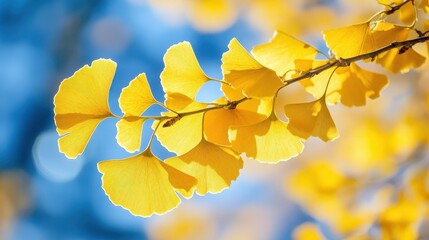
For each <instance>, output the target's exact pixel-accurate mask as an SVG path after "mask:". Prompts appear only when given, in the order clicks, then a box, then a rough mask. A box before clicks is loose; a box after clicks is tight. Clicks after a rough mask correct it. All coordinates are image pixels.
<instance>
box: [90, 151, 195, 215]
mask: <svg viewBox="0 0 429 240" xmlns="http://www.w3.org/2000/svg"><path fill="white" fill-rule="evenodd" d="M98 171H99V172H100V173H102V174H103V176H102V178H101V180H102V188H103V190H104V191H105V193H106V195H107V196H108V197H109V199H110V201H111V202H112V203H113V204H115V205H117V206H121V207H123V208H125V209H127V210H128V211H130V212H131V213H132V214H133V215H136V216H142V217H149V216H151V215H152V214H163V213H166V212H168V211H170V210H172V209H173V208H175V207H177V206H178V205H179V203H180V198H179V197H178V196H177V194H176V192H175V191H182V192H187V193H188V197H189V196H190V195H192V192H193V189H194V188H195V186H196V184H197V180H196V179H195V178H193V177H192V176H189V175H187V174H185V173H183V172H181V171H179V170H177V169H175V168H174V167H171V166H169V165H168V164H166V163H164V162H162V161H160V160H159V159H158V158H156V157H155V156H154V155H153V154H152V153H151V152H150V151H149V150H146V151H144V152H142V153H140V154H138V155H136V156H133V157H129V158H126V159H122V160H109V161H103V162H99V163H98Z"/></svg>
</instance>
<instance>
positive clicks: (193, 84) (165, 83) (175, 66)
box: [161, 42, 209, 100]
mask: <svg viewBox="0 0 429 240" xmlns="http://www.w3.org/2000/svg"><path fill="white" fill-rule="evenodd" d="M164 64H165V68H164V70H163V71H162V73H161V84H162V88H163V89H164V92H165V93H166V95H167V96H168V95H169V94H171V93H180V94H183V95H186V96H187V97H189V98H190V99H193V100H195V97H196V96H197V93H198V91H199V89H200V88H201V86H202V85H203V84H204V83H205V82H207V81H208V80H209V78H208V77H207V76H206V75H205V74H204V72H203V70H202V69H201V67H200V64H199V63H198V60H197V58H196V57H195V54H194V50H193V49H192V46H191V44H190V43H189V42H181V43H178V44H176V45H173V46H171V47H170V48H169V49H168V50H167V52H166V53H165V55H164Z"/></svg>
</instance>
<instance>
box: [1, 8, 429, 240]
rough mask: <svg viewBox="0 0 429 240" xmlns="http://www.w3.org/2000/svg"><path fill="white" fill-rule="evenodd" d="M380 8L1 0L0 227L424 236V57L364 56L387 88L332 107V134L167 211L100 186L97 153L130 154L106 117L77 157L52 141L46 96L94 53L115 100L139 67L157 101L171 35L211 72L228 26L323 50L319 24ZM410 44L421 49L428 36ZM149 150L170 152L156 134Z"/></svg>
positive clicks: (252, 38) (427, 177)
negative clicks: (131, 206)
mask: <svg viewBox="0 0 429 240" xmlns="http://www.w3.org/2000/svg"><path fill="white" fill-rule="evenodd" d="M387 2H389V1H387ZM396 2H397V1H396ZM382 9H383V6H381V5H379V4H378V3H377V1H376V0H359V1H357V0H348V1H345V0H344V1H340V0H319V1H318V0H305V1H293V0H289V1H287V0H264V1H263V0H231V1H228V0H120V1H118V0H115V1H114V0H106V1H97V0H91V1H87V0H74V1H62V0H60V1H58V0H56V1H54V0H43V1H34V0H14V1H0V110H1V116H0V239H35V240H38V239H43V240H45V239H255V240H256V239H292V238H295V239H318V238H310V237H312V236H313V237H317V236H320V237H321V236H322V235H323V236H324V237H325V239H345V238H348V239H379V238H378V236H380V234H381V235H382V234H393V235H392V236H394V235H397V236H406V237H411V238H400V239H413V237H415V238H418V236H426V237H429V236H428V235H427V234H428V233H425V232H424V231H425V229H423V228H422V226H424V224H425V223H427V217H428V216H429V214H428V212H427V200H429V190H428V189H429V171H428V163H427V161H425V160H427V157H428V154H427V143H428V140H427V136H428V135H429V134H428V127H427V126H428V124H427V123H428V106H429V101H428V99H429V98H428V97H427V96H428V92H429V85H428V82H427V79H428V77H429V68H428V67H427V62H426V63H425V64H424V66H423V67H420V68H418V69H417V70H413V71H410V72H409V73H406V74H399V75H393V74H390V73H388V72H387V71H385V70H381V69H379V68H377V66H373V65H370V69H375V71H379V72H383V73H386V74H387V75H388V76H389V79H390V80H391V82H390V86H389V87H388V88H387V89H385V90H383V92H382V96H381V98H380V99H377V100H374V101H369V102H368V104H367V106H365V107H362V108H346V107H343V106H334V107H330V109H331V111H332V115H333V118H334V120H335V122H336V124H337V127H338V129H339V131H340V135H341V137H340V138H339V139H337V140H336V141H334V142H330V143H323V142H321V141H319V140H315V139H310V140H309V141H308V142H307V143H306V148H305V150H304V153H303V154H302V155H300V156H299V157H297V158H294V159H292V160H290V161H287V162H282V163H279V164H277V165H264V164H260V163H257V162H255V161H252V160H245V165H244V168H243V169H242V170H241V175H240V177H239V178H238V179H237V181H235V182H233V184H232V186H231V188H230V189H227V190H225V191H223V192H222V193H220V194H217V195H208V196H205V197H199V196H196V197H194V198H193V199H191V200H184V201H182V204H181V205H180V206H179V207H178V208H177V209H175V210H174V211H172V212H170V213H168V214H166V215H163V216H153V217H151V218H148V219H143V218H139V217H134V216H132V215H131V214H130V213H129V212H128V211H126V210H123V209H122V208H120V207H116V206H114V205H113V204H111V203H110V202H109V200H108V198H107V196H106V195H105V194H104V192H103V190H102V189H101V180H100V178H101V174H100V173H99V172H98V171H97V167H96V164H97V162H99V161H101V160H108V159H118V158H124V157H128V156H130V154H129V153H127V152H126V151H125V150H123V149H122V148H120V147H119V145H118V144H117V143H116V140H115V134H116V128H115V124H116V121H115V120H114V119H109V120H106V121H104V122H103V123H102V124H101V125H100V126H99V127H98V128H97V130H96V132H95V134H94V135H93V137H92V139H91V141H90V143H89V145H88V146H87V148H86V150H85V152H84V154H83V155H81V156H80V157H79V158H78V159H76V160H68V159H67V158H66V157H65V156H64V155H63V154H61V153H59V152H58V147H57V139H58V135H57V133H56V131H55V125H54V121H53V103H52V102H53V96H54V95H55V93H56V92H57V90H58V86H59V84H60V82H61V81H62V80H63V79H64V78H67V77H69V76H71V75H72V74H73V73H74V72H75V71H76V70H78V69H79V68H80V67H82V66H83V65H85V64H90V63H91V62H92V61H93V60H95V59H98V58H111V59H113V60H114V61H116V62H117V63H118V68H117V71H116V75H115V78H114V81H113V85H112V88H111V91H110V100H109V101H110V107H111V110H112V112H114V113H115V114H117V115H121V111H120V109H119V107H118V103H117V99H118V97H119V94H120V92H121V89H122V88H123V87H125V86H127V85H128V82H129V81H130V80H131V79H133V78H134V77H135V76H137V75H138V74H139V73H142V72H146V74H147V77H148V79H149V81H150V84H151V87H152V91H153V93H154V96H155V97H156V98H157V99H158V100H160V101H163V92H162V88H161V85H160V80H159V75H160V73H161V71H162V69H163V60H162V59H163V55H164V53H165V51H166V50H167V49H168V47H169V46H171V45H173V44H176V43H178V42H181V41H189V42H191V44H192V46H193V48H194V51H195V53H196V56H197V58H198V59H199V61H200V64H201V66H202V68H203V69H204V71H205V72H206V74H207V75H209V76H211V77H215V78H222V73H221V69H220V64H221V61H220V59H221V56H222V53H223V52H225V51H226V50H227V45H228V42H229V41H230V39H231V38H233V37H236V38H238V40H239V41H240V42H241V43H242V44H243V45H244V46H245V47H246V48H247V49H248V50H250V49H251V48H252V47H253V46H254V45H256V44H259V43H263V42H265V41H268V40H269V38H270V37H271V36H272V34H273V32H274V31H275V30H276V29H279V30H283V31H285V32H287V33H289V34H292V35H294V36H297V37H298V38H299V39H301V40H304V41H306V42H308V43H310V44H313V45H314V46H316V47H317V48H319V49H320V50H323V51H325V52H326V51H327V49H326V46H324V43H323V39H322V35H321V34H320V32H321V30H325V29H329V28H334V27H339V26H344V25H346V24H353V23H359V22H361V21H364V20H366V19H368V18H369V17H370V16H372V15H373V14H374V13H376V12H377V11H379V10H382ZM415 49H416V50H417V51H418V52H420V53H422V54H424V55H426V56H427V53H426V52H427V50H426V48H425V46H424V45H421V46H420V45H419V46H416V47H415ZM213 87H214V88H217V86H210V88H213ZM210 88H205V95H207V96H208V97H210V96H209V95H210V94H211V92H210V91H211V90H210ZM216 91H217V90H214V92H216ZM303 95H304V96H306V98H307V99H311V98H309V97H308V95H305V94H304V93H303V89H302V88H299V87H298V88H296V89H293V90H290V92H288V93H285V94H284V96H281V99H282V101H284V102H290V103H292V102H296V100H294V99H295V97H301V98H302V96H303ZM153 111H157V109H154V110H153ZM146 125H148V124H146ZM143 134H144V136H145V137H146V139H147V137H148V135H149V128H148V126H145V129H144V133H143ZM153 150H154V152H155V154H156V155H157V156H158V157H160V158H166V157H168V156H171V153H168V152H166V151H165V150H163V149H162V148H161V147H160V145H159V144H155V145H154V147H153ZM426 231H427V230H426ZM401 234H403V235H401ZM389 236H390V235H389ZM305 237H307V238H305ZM365 237H367V238H365ZM371 237H374V238H371ZM320 239H322V238H320ZM385 239H390V238H385ZM421 239H426V238H421Z"/></svg>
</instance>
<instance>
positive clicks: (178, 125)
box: [152, 104, 206, 155]
mask: <svg viewBox="0 0 429 240" xmlns="http://www.w3.org/2000/svg"><path fill="white" fill-rule="evenodd" d="M200 106H201V108H200V109H204V108H205V107H206V105H204V104H200ZM165 114H167V116H171V117H173V119H174V120H173V121H174V123H171V124H168V126H167V125H165V124H166V123H167V121H169V120H164V121H162V122H161V126H159V127H158V129H157V130H156V133H155V134H156V137H157V139H158V141H159V142H160V143H161V145H162V146H164V147H165V148H166V149H167V150H168V151H170V152H173V153H176V154H177V155H182V154H185V153H187V152H188V151H190V150H191V149H193V148H194V147H195V146H197V144H198V143H199V142H200V141H201V139H202V136H203V115H204V113H203V112H200V113H195V114H191V115H188V116H185V117H182V118H178V117H174V116H176V115H175V114H172V113H165ZM165 114H164V115H165ZM157 124H158V121H155V122H154V124H153V125H152V128H153V129H155V126H156V125H157Z"/></svg>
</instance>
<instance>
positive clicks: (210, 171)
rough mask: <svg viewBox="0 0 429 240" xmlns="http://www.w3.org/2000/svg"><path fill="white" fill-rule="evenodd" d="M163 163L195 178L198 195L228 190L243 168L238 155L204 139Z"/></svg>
mask: <svg viewBox="0 0 429 240" xmlns="http://www.w3.org/2000/svg"><path fill="white" fill-rule="evenodd" d="M165 162H166V163H168V164H170V165H171V166H173V167H175V168H177V169H180V170H181V171H183V172H185V173H187V174H189V175H191V176H193V177H195V178H196V179H197V180H198V184H197V188H196V192H197V193H198V194H199V195H205V194H207V193H219V192H221V191H222V190H223V189H225V188H228V187H229V186H230V185H231V182H232V181H233V180H235V179H237V177H238V175H239V171H240V169H241V168H243V160H241V158H240V156H238V154H236V153H235V152H233V151H232V150H231V149H229V148H226V147H221V146H217V145H215V144H213V143H209V142H207V141H206V140H204V139H202V140H201V142H200V143H199V144H198V145H197V146H196V147H195V148H193V149H192V150H191V151H189V152H187V153H185V154H184V155H181V156H178V157H173V158H169V159H167V160H166V161H165Z"/></svg>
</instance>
